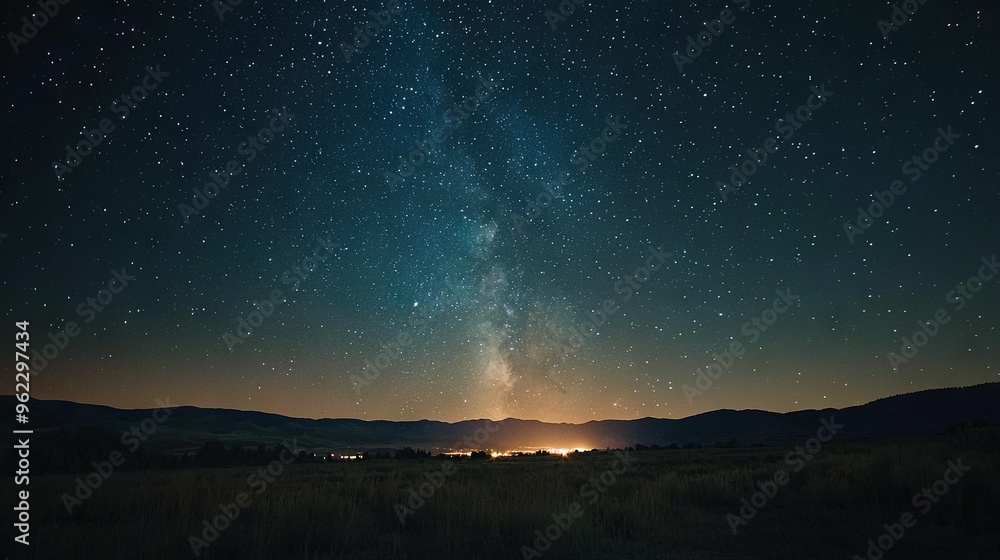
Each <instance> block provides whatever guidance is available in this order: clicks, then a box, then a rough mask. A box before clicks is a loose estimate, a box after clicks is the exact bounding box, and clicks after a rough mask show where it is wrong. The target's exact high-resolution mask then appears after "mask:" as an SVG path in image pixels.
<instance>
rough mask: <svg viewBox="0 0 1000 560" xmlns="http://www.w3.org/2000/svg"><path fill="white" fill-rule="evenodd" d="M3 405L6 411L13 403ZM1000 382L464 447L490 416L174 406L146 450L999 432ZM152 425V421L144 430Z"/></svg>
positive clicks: (515, 427) (555, 428) (498, 436)
mask: <svg viewBox="0 0 1000 560" xmlns="http://www.w3.org/2000/svg"><path fill="white" fill-rule="evenodd" d="M0 401H2V402H3V403H4V406H5V407H7V410H11V409H12V408H13V406H14V404H13V397H11V396H3V397H0ZM997 402H1000V383H989V384H983V385H977V386H973V387H963V388H950V389H934V390H928V391H921V392H917V393H910V394H906V395H898V396H894V397H888V398H883V399H879V400H876V401H873V402H870V403H868V404H865V405H861V406H853V407H849V408H844V409H840V410H838V409H832V408H830V409H824V410H802V411H797V412H789V413H774V412H765V411H760V410H717V411H714V412H707V413H704V414H699V415H697V416H691V417H688V418H682V419H679V420H672V419H657V418H640V419H637V420H600V421H591V422H587V423H585V424H551V423H545V422H539V421H537V420H518V419H507V420H504V421H503V423H502V428H500V429H499V430H498V431H496V432H495V433H493V434H490V435H489V437H488V439H486V441H485V442H484V443H482V444H481V445H475V444H473V445H467V444H464V443H462V441H463V440H464V439H466V438H471V437H473V435H474V433H475V432H476V430H478V429H480V428H482V427H483V426H484V422H485V421H484V420H469V421H463V422H455V423H447V422H437V421H431V420H420V421H415V422H393V421H387V420H376V421H366V420H354V419H322V420H310V419H302V418H289V417H286V416H281V415H278V414H268V413H263V412H251V411H240V410H226V409H213V408H197V407H191V406H182V407H177V408H175V409H173V410H174V412H173V414H172V415H171V416H170V417H169V418H168V419H167V420H166V421H165V422H163V423H162V424H157V425H156V431H155V432H154V433H152V434H151V435H150V437H149V440H148V442H147V443H144V444H143V445H144V447H146V446H148V448H149V449H152V450H159V451H193V450H196V449H198V448H200V447H201V446H202V445H203V444H204V443H205V442H206V441H210V440H220V441H223V442H224V443H225V444H226V445H227V446H230V447H232V446H237V445H247V446H249V445H258V444H265V445H275V444H278V443H280V442H282V441H283V440H287V441H292V439H295V440H296V446H297V447H299V448H307V449H324V450H327V449H329V450H343V449H351V450H356V451H363V450H373V449H387V448H392V449H400V448H403V447H406V446H409V447H413V448H424V449H431V450H434V451H435V452H438V451H442V450H446V449H458V448H465V449H474V448H483V449H500V450H510V449H538V448H581V449H591V448H598V449H603V448H606V447H612V448H615V447H626V446H634V445H635V444H638V443H641V444H646V445H669V444H671V443H676V444H678V445H683V444H684V443H687V442H700V443H703V444H705V445H711V444H714V443H716V442H722V441H728V440H731V439H735V440H736V441H737V442H739V444H741V445H750V444H751V443H763V444H771V445H781V444H788V443H796V442H802V441H804V440H805V439H807V438H809V437H812V436H814V435H816V431H817V430H818V429H819V427H820V426H821V423H820V422H821V419H824V418H825V419H829V418H831V417H832V418H833V419H834V420H835V421H836V423H838V424H842V425H843V426H844V427H843V429H842V430H841V431H840V432H839V433H838V434H837V440H838V441H848V440H865V439H883V438H897V437H914V436H928V435H937V434H941V433H944V432H945V431H946V430H947V429H949V428H951V427H953V426H956V425H958V424H962V423H976V422H981V423H986V424H989V425H993V426H1000V407H998V406H997ZM151 413H152V409H149V410H118V409H115V408H111V407H107V406H99V405H89V404H79V403H74V402H68V401H39V400H32V401H31V426H30V427H31V428H33V429H34V430H35V431H36V433H44V432H45V431H46V430H52V429H56V428H62V429H65V428H67V427H73V426H76V427H79V426H96V427H100V428H106V429H108V430H111V431H112V432H114V433H121V432H123V431H125V430H129V429H130V428H131V427H132V426H139V425H140V424H141V423H142V422H143V420H145V419H147V418H150V417H151ZM149 425H151V424H150V423H149V422H147V426H149Z"/></svg>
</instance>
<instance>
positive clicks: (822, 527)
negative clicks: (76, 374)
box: [13, 430, 1000, 560]
mask: <svg viewBox="0 0 1000 560" xmlns="http://www.w3.org/2000/svg"><path fill="white" fill-rule="evenodd" d="M790 449H791V448H766V449H762V448H756V449H705V450H700V449H699V450H674V451H643V452H631V454H630V459H631V460H632V464H631V465H630V466H627V467H626V466H625V465H624V463H622V462H621V460H620V458H618V457H616V455H615V454H614V453H603V452H602V453H588V454H576V455H571V456H569V457H568V458H564V457H559V456H549V457H526V458H516V459H500V460H495V461H478V462H476V461H470V460H456V461H453V462H452V465H453V466H454V467H455V470H454V472H452V473H451V474H450V475H444V474H443V473H442V474H441V475H440V476H438V475H435V474H431V475H430V476H431V478H437V479H438V480H439V481H440V480H441V477H442V476H443V477H444V483H443V485H441V487H440V488H438V489H436V490H435V491H434V494H433V495H432V496H431V497H430V498H429V499H427V500H425V502H426V503H425V504H423V505H422V506H420V505H419V502H417V501H414V502H413V504H411V505H417V506H418V507H416V508H415V509H414V510H413V513H412V514H409V515H406V523H405V524H401V523H400V520H399V514H398V513H397V511H396V510H397V509H398V508H397V507H396V506H395V504H397V503H398V504H401V505H403V506H406V505H407V504H406V502H407V500H408V497H409V490H410V489H411V488H414V489H418V488H419V486H420V484H421V483H423V482H426V481H427V480H428V479H427V475H426V473H435V472H440V471H441V469H442V467H443V466H445V463H444V462H443V461H442V460H439V459H429V460H420V461H406V462H401V461H391V460H386V461H367V462H364V463H334V464H328V465H322V464H320V465H317V464H312V465H305V464H302V465H296V464H292V465H290V466H289V467H287V468H285V469H284V472H283V473H281V474H280V475H279V476H277V477H276V478H275V479H274V480H273V482H271V483H266V482H265V481H264V479H256V478H254V479H251V480H250V481H249V482H248V476H250V475H251V473H254V472H256V471H257V468H233V469H190V470H178V471H135V472H123V473H116V474H113V475H112V476H111V477H110V478H109V479H108V480H107V481H105V482H104V483H103V485H102V486H101V487H99V488H98V489H97V490H96V491H95V492H94V494H93V496H92V497H90V498H89V499H87V500H86V501H85V502H84V503H83V505H82V506H79V507H78V508H77V509H76V510H75V511H74V513H73V514H72V515H70V514H68V513H67V512H66V509H65V508H64V506H63V503H62V500H61V499H60V496H61V495H62V494H63V493H64V492H67V493H71V492H72V491H73V488H74V487H75V486H76V483H75V478H76V477H75V476H72V475H70V476H44V477H32V481H31V497H32V503H31V508H32V509H31V511H32V531H31V541H32V544H31V546H30V547H22V546H18V547H17V548H18V550H16V551H15V555H14V556H13V557H14V558H44V559H52V558H88V559H89V558H101V559H118V558H122V559H125V558H127V559H131V558H137V559H138V558H142V559H146V560H156V559H174V558H194V557H195V554H194V553H193V552H192V547H191V543H190V541H189V536H190V535H197V536H199V537H201V536H202V533H203V531H204V529H205V527H204V525H203V521H204V520H205V519H211V518H213V517H215V516H218V515H221V514H222V512H221V510H220V504H223V505H225V504H231V503H235V502H236V501H237V497H238V495H239V494H240V493H246V494H247V496H248V497H249V498H250V500H251V502H250V503H249V505H247V507H245V508H240V509H241V511H240V513H239V516H238V518H236V519H235V520H234V521H232V522H231V523H229V526H228V527H227V528H225V529H224V530H222V531H220V532H219V533H218V536H217V537H216V538H215V539H214V541H213V542H211V543H207V541H206V543H207V544H208V546H207V547H204V548H201V549H200V550H199V553H200V556H199V557H200V558H214V559H218V558H227V559H228V558H233V559H237V558H239V559H245V560H256V559H261V560H263V559H268V560H276V559H302V560H306V559H327V558H352V559H376V558H378V559H381V558H398V559H404V558H461V559H477V558H481V559H500V558H504V559H515V558H526V557H528V558H539V557H541V558H546V559H548V558H600V559H606V560H615V559H625V558H629V559H632V558H635V559H646V558H676V559H715V558H721V559H730V558H732V559H735V558H748V559H749V558H754V559H756V558H778V559H785V558H787V559H795V560H800V559H803V558H809V559H821V558H838V559H851V558H853V557H854V556H855V555H858V556H860V557H862V558H864V557H866V554H867V553H866V550H867V549H868V548H869V547H870V544H869V542H868V541H869V539H873V540H876V539H878V538H879V537H880V536H881V535H883V533H884V532H885V529H884V528H883V526H884V525H885V524H887V523H890V524H892V523H895V524H897V529H896V530H897V533H898V535H899V536H898V537H889V536H883V540H882V542H883V543H884V544H887V545H888V544H891V546H892V548H891V550H890V551H889V552H888V553H886V554H885V555H884V556H882V557H883V558H908V559H925V558H926V559H934V560H939V559H966V558H967V559H973V558H982V559H987V558H989V559H995V558H1000V555H998V552H1000V543H998V540H1000V536H998V532H1000V529H998V528H1000V478H998V473H1000V445H998V440H997V439H996V432H994V431H990V430H977V431H971V432H967V433H963V434H959V435H955V436H947V437H946V436H942V437H940V438H935V439H928V440H921V441H908V442H897V443H876V444H856V443H847V444H835V443H831V444H827V445H825V446H824V447H823V448H822V449H821V450H819V452H818V453H816V454H815V455H814V456H812V457H813V458H812V459H811V460H809V461H808V462H806V461H802V462H801V463H800V462H799V460H796V459H793V460H791V461H786V459H785V455H786V453H788V451H789V450H790ZM807 455H808V452H807ZM616 459H617V460H618V461H619V463H618V464H615V461H616ZM949 461H950V462H951V464H953V465H955V464H958V465H963V466H967V467H968V468H969V470H968V471H967V472H964V473H963V474H962V476H961V478H958V477H957V475H955V474H951V473H948V474H949V476H947V477H946V471H947V470H948V469H949ZM800 465H804V466H802V467H801V470H798V471H797V472H796V468H797V467H799V466H800ZM613 468H617V469H618V471H619V473H618V474H615V475H614V476H613V478H612V475H611V474H605V475H604V482H601V481H600V477H601V475H602V473H604V472H605V471H609V470H610V469H613ZM779 470H781V471H784V472H786V473H788V474H789V477H788V481H787V484H785V485H783V486H780V485H775V487H776V488H777V490H776V492H775V491H774V488H775V487H770V486H769V485H766V484H765V486H768V488H769V489H770V490H771V491H772V493H773V494H774V496H773V497H771V498H768V499H767V500H766V504H764V505H763V507H762V508H760V511H759V512H757V513H756V514H755V515H753V516H752V517H750V518H749V519H748V520H747V522H746V524H740V525H738V534H736V535H735V536H734V535H733V532H732V530H731V528H730V522H729V521H727V518H726V516H727V514H730V513H732V514H733V515H734V516H739V515H740V508H741V506H742V504H741V499H742V498H746V499H748V500H749V499H751V498H752V494H753V493H754V492H755V491H756V490H757V489H758V486H756V485H757V484H758V483H761V482H764V481H768V480H774V479H775V474H776V473H777V472H778V471H779ZM611 472H613V471H611ZM949 477H950V478H951V479H952V482H939V483H938V487H937V488H938V490H942V489H944V491H945V493H944V495H943V497H940V498H939V497H938V496H937V495H935V494H934V490H933V485H934V484H935V482H937V481H941V480H944V478H949ZM595 483H596V484H595ZM265 484H266V486H264V485H265ZM262 486H263V487H262ZM924 488H929V492H930V496H931V497H930V498H923V497H921V498H918V499H917V501H916V502H914V501H913V497H914V495H915V494H919V493H921V491H922V489H924ZM429 489H430V486H425V487H424V492H425V493H428V491H429ZM258 492H259V493H258ZM763 497H764V495H763V494H761V495H760V496H758V497H757V502H758V504H760V503H761V501H762V498H763ZM934 501H936V503H933V502H934ZM574 502H575V503H576V504H578V507H577V506H574V505H573V504H574ZM742 507H744V512H745V513H747V515H749V510H748V509H746V507H745V506H742ZM230 511H232V508H230ZM907 512H909V513H911V514H912V515H913V518H912V519H913V522H911V523H910V524H911V525H912V526H911V527H904V526H903V525H901V524H899V522H900V520H901V517H902V516H903V515H904V514H906V513H907ZM572 513H575V514H577V516H576V517H574V516H573V515H572ZM553 515H555V516H556V517H555V518H554V517H553ZM554 519H555V520H561V521H562V522H563V523H564V524H568V528H567V529H565V530H563V529H561V528H558V527H557V526H554V528H553V527H549V526H550V525H553V523H554ZM731 519H735V517H734V518H731ZM741 519H742V518H741ZM907 519H909V518H907ZM570 523H571V524H570ZM220 524H221V525H222V526H225V525H226V523H225V522H223V521H222V520H221V519H220ZM546 528H549V529H548V530H549V532H550V534H551V535H552V536H555V538H554V539H553V542H552V543H551V545H550V547H547V546H546V544H547V542H546V541H543V540H538V543H537V544H538V546H539V548H538V549H536V552H537V553H538V555H536V554H535V552H530V551H529V550H528V548H524V547H525V546H527V547H534V546H536V542H535V541H536V539H538V535H539V534H540V533H536V530H538V531H541V532H544V531H545V530H546ZM899 528H902V531H899ZM209 536H210V537H211V536H212V535H211V533H209ZM543 548H544V549H545V550H544V551H542V550H541V549H543ZM879 552H880V551H879ZM870 557H871V558H877V557H878V554H876V551H875V550H873V551H872V553H871V556H870Z"/></svg>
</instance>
